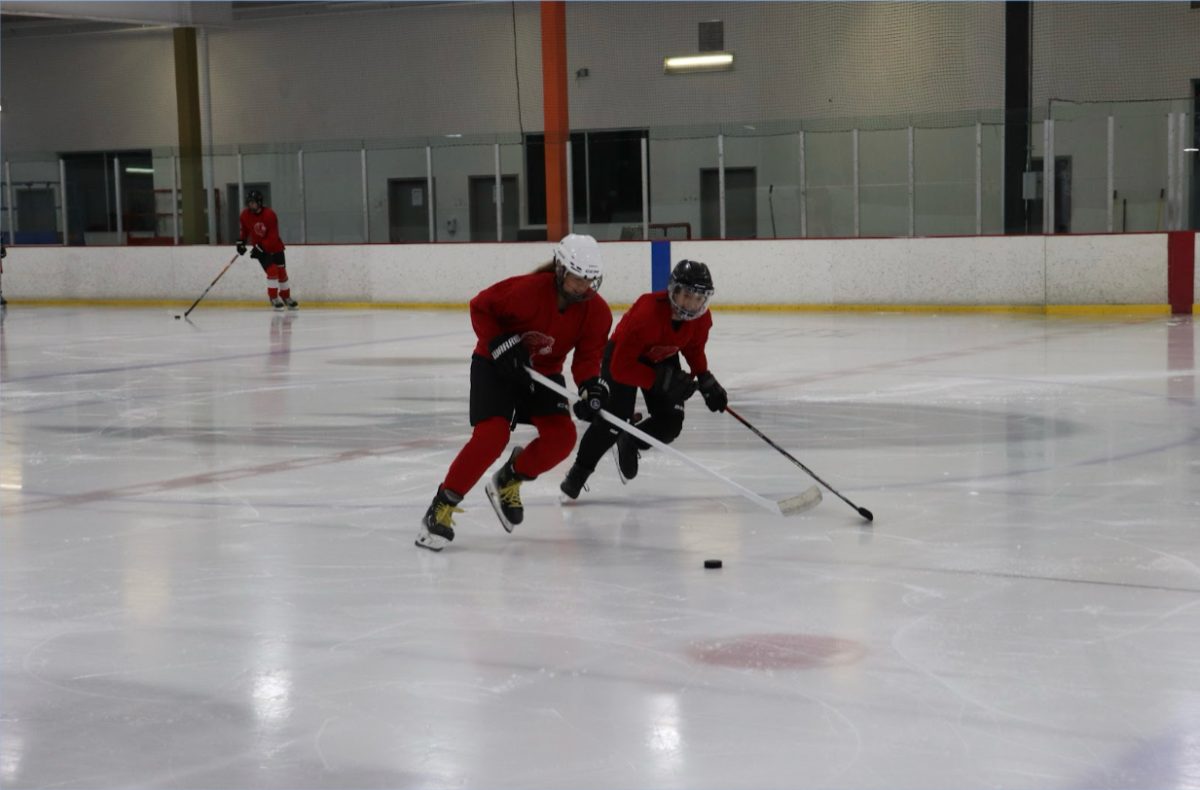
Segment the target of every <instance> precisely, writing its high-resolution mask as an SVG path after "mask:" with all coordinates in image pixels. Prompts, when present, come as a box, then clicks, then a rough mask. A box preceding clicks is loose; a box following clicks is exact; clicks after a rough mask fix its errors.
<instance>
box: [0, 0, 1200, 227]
mask: <svg viewBox="0 0 1200 790" xmlns="http://www.w3.org/2000/svg"><path fill="white" fill-rule="evenodd" d="M346 7H347V8H351V7H352V6H350V5H347V6H346ZM1003 13H1004V8H1003V4H1002V3H983V2H981V3H940V2H908V3H883V2H876V3H792V2H787V3H783V2H779V3H759V2H746V3H736V2H728V3H693V2H633V3H630V2H617V3H613V2H596V3H582V2H581V3H571V4H570V5H569V6H568V13H567V29H568V69H569V73H571V74H574V73H575V70H576V69H579V68H587V69H589V71H590V76H588V77H584V78H578V79H572V80H571V81H570V86H569V88H570V110H571V121H572V126H573V128H576V129H603V128H630V127H633V128H644V127H652V128H653V129H654V130H655V132H654V142H653V143H652V146H651V167H652V178H651V190H652V207H651V213H652V221H656V222H661V221H674V220H679V221H688V222H691V223H692V224H693V227H694V229H695V230H697V231H698V228H699V221H700V212H699V202H698V197H699V195H698V181H699V176H698V170H699V169H700V168H701V167H706V166H713V165H715V152H714V148H715V134H716V131H717V129H718V128H719V127H718V125H723V127H724V128H725V131H726V132H727V133H730V134H743V133H744V134H766V133H767V132H768V131H769V130H771V129H776V128H790V129H792V130H793V131H794V128H798V127H799V126H800V125H801V124H803V125H804V126H805V128H807V129H809V130H810V131H809V137H810V149H811V150H810V157H809V162H808V166H809V176H810V178H809V186H810V192H809V194H808V205H809V216H808V224H809V232H810V235H817V236H838V237H841V236H849V235H852V233H853V207H852V203H851V195H852V180H851V173H850V161H849V143H848V133H847V132H845V131H844V130H845V129H849V128H853V127H857V128H862V129H864V131H863V134H862V139H861V149H860V154H861V164H862V171H861V175H860V183H861V184H862V185H863V186H864V187H865V193H864V203H863V207H862V212H863V213H862V216H861V223H860V224H861V227H862V228H863V232H864V233H867V234H870V233H876V234H878V233H894V232H896V228H897V227H899V226H900V225H901V220H905V221H904V222H903V225H904V226H905V227H906V225H907V222H906V218H905V217H903V216H902V214H903V212H904V211H906V207H904V206H901V205H900V203H899V202H898V201H899V198H900V197H901V190H900V188H898V187H897V186H896V176H897V175H898V173H897V168H898V167H899V166H900V163H902V162H903V161H904V158H905V155H906V151H905V149H904V147H903V146H902V145H900V143H901V142H902V140H901V136H898V134H897V133H896V132H895V131H894V130H899V129H903V128H905V127H906V126H907V125H908V124H910V123H912V124H915V125H917V126H919V127H923V128H922V129H921V131H920V132H919V133H918V140H917V157H916V166H917V180H918V182H919V183H920V184H921V187H920V188H919V193H918V199H917V207H918V208H917V214H918V221H917V234H918V235H922V234H935V233H936V234H943V233H955V234H959V233H973V232H974V227H975V221H974V196H973V190H974V187H973V179H974V164H973V162H974V137H973V134H974V129H973V123H974V120H975V118H976V117H978V116H979V113H980V112H983V113H985V114H986V111H989V110H990V111H995V110H996V109H998V108H1000V107H1001V106H1002V104H1003V85H1004V82H1003V71H1004V69H1003V46H1004V25H1003ZM1033 15H1034V24H1033V31H1034V48H1035V86H1034V99H1035V101H1036V102H1037V103H1038V104H1039V106H1044V105H1045V102H1046V101H1047V100H1048V99H1049V98H1050V97H1056V98H1077V99H1088V100H1096V99H1129V98H1146V97H1158V96H1161V95H1163V94H1164V92H1165V93H1171V94H1178V95H1184V94H1186V93H1187V92H1188V87H1189V82H1188V80H1189V79H1191V78H1193V77H1196V76H1200V47H1196V46H1195V42H1196V40H1197V38H1198V36H1197V33H1200V27H1198V26H1200V11H1193V10H1192V9H1190V8H1189V7H1188V4H1187V3H1153V2H1150V3H1052V4H1051V3H1039V4H1036V5H1035V7H1034V9H1033ZM711 19H720V20H723V21H724V23H725V43H726V47H727V48H728V49H729V50H731V51H733V52H734V53H735V56H736V58H737V60H736V65H735V68H734V70H733V71H730V72H725V73H717V74H691V75H666V74H664V73H663V71H662V67H661V61H662V58H663V57H664V56H666V55H668V54H677V53H681V52H691V51H694V50H695V48H696V46H697V41H696V38H697V32H696V31H697V23H698V22H700V21H704V20H711ZM540 41H541V36H540V12H539V7H538V5H537V4H535V3H516V4H515V5H513V4H503V3H444V4H429V5H419V4H418V5H414V6H412V7H407V8H385V9H378V8H374V9H365V10H358V9H356V10H352V11H344V12H342V13H334V14H323V13H311V14H306V15H298V16H295V17H291V18H282V19H280V18H274V19H259V20H253V21H245V20H243V21H239V22H237V23H236V24H234V25H232V26H229V27H212V28H211V29H210V30H209V34H208V48H207V55H208V60H209V63H210V84H211V92H212V102H211V105H212V128H213V139H212V140H211V141H210V142H211V144H212V145H213V146H214V147H215V148H216V149H217V150H218V151H220V152H222V153H228V152H232V151H233V150H234V147H235V146H241V147H242V148H243V150H255V148H256V147H257V149H258V150H260V151H261V150H262V149H264V148H266V149H268V150H271V149H278V150H279V151H281V153H280V155H279V156H273V155H270V154H263V153H257V154H255V155H254V157H253V159H254V161H253V162H251V160H250V159H248V160H247V178H248V180H249V179H250V178H252V176H251V175H250V174H251V172H255V173H256V174H257V175H256V176H253V177H254V178H259V179H261V180H267V181H270V182H271V184H272V201H273V203H274V207H275V208H276V210H277V211H279V212H280V215H281V221H282V224H283V226H284V234H285V237H286V238H291V239H297V238H299V227H300V222H301V215H300V199H299V195H298V178H297V176H296V174H295V157H294V152H295V150H296V149H297V148H299V147H300V146H301V144H303V145H304V147H305V148H306V150H310V151H314V152H315V151H316V150H318V149H320V148H321V147H322V146H321V145H320V142H321V141H326V142H328V141H335V140H336V141H341V142H340V143H339V145H340V147H341V148H342V149H344V150H345V151H349V152H353V151H357V150H358V148H359V147H360V146H361V144H362V142H361V141H363V140H366V141H367V146H368V148H372V149H374V150H379V149H381V148H382V146H381V145H379V141H382V140H393V141H394V140H397V139H400V138H403V139H405V140H409V141H410V142H413V143H414V144H417V145H423V144H424V143H423V141H421V140H420V139H419V138H426V137H428V138H429V139H430V140H432V141H434V142H441V143H445V142H447V138H446V137H445V135H448V134H463V135H466V137H465V138H461V139H464V140H469V139H470V138H471V136H472V135H476V136H477V137H479V136H488V137H489V139H487V140H483V141H480V144H481V148H482V150H481V152H480V153H481V154H482V156H475V153H476V152H473V150H472V149H469V148H461V147H458V148H454V149H448V150H446V151H444V152H442V151H440V149H439V155H438V157H437V160H438V161H437V162H435V168H436V170H437V180H438V189H437V212H438V238H439V239H441V240H461V239H464V238H466V236H467V234H466V232H465V230H460V231H459V232H458V233H457V234H454V235H453V236H452V235H450V234H449V233H447V231H446V222H447V221H448V220H449V219H451V218H457V219H458V225H459V228H465V227H466V225H467V224H468V219H467V218H466V206H467V200H468V198H467V192H466V184H467V177H468V176H469V175H475V174H481V173H490V172H491V160H490V152H489V151H488V150H487V149H486V145H487V144H488V143H490V142H491V139H490V136H492V135H495V134H497V133H503V134H505V135H509V136H512V135H517V134H519V133H520V132H521V131H523V130H524V131H528V130H534V131H536V130H540V129H541V127H542V96H541V48H540ZM0 69H2V71H3V74H4V94H5V95H4V101H5V109H4V113H3V117H2V118H0V121H2V122H3V135H4V136H3V143H4V147H5V152H6V155H8V153H11V152H15V153H18V154H20V153H22V152H30V151H42V152H46V153H48V154H49V155H50V157H51V158H53V157H55V156H57V153H58V152H60V151H72V150H117V149H128V148H149V147H155V148H157V147H170V146H174V145H176V144H177V126H176V110H175V96H174V77H173V71H174V60H173V46H172V40H171V35H170V33H169V32H168V31H164V30H145V31H136V32H121V33H104V34H94V35H73V36H59V37H22V36H18V37H10V38H9V39H6V40H5V43H4V47H3V49H2V51H0ZM977 111H979V112H977ZM823 119H824V120H828V119H839V120H837V121H836V122H834V121H828V122H827V123H825V124H824V125H823V126H822V125H821V124H820V123H815V122H817V121H822V120H823ZM697 124H708V126H707V127H705V129H704V134H705V135H706V137H705V138H704V139H703V140H699V139H695V136H696V134H697V128H698V127H697ZM814 124H815V125H814ZM948 125H958V126H959V128H945V127H947V126H948ZM745 126H755V127H756V130H757V131H754V132H750V131H746V130H744V127H745ZM683 127H686V128H683ZM935 127H942V128H935ZM1160 127H1161V128H1160ZM987 128H988V135H987V139H988V142H987V145H986V146H985V151H986V157H987V158H986V160H985V167H984V181H985V209H984V229H985V232H986V231H987V230H992V231H998V230H999V228H1000V215H1001V204H1000V187H999V184H1000V180H1001V179H1000V174H1001V164H1002V163H1001V159H1002V158H1001V156H1000V138H999V131H998V127H987ZM672 130H677V131H672ZM889 130H892V131H889ZM791 133H792V132H791V131H789V132H788V133H786V134H776V135H773V136H763V137H755V138H750V137H735V136H731V137H730V138H729V140H728V145H727V157H728V163H729V165H730V166H753V167H756V168H757V170H758V181H759V184H760V187H759V195H758V216H759V221H758V235H759V237H760V238H767V237H769V236H770V235H771V228H770V208H771V206H770V202H769V201H768V198H767V188H768V186H769V185H770V184H772V183H773V184H775V185H776V189H775V193H774V195H773V198H774V202H775V210H776V230H775V233H776V235H778V236H781V237H794V236H797V235H799V216H798V194H797V187H796V182H795V179H796V178H797V176H796V175H795V161H796V155H795V151H794V146H793V144H792V143H791V138H790V137H789V134H791ZM1117 134H1118V143H1117V144H1118V148H1119V153H1118V156H1117V160H1116V170H1117V186H1118V190H1119V192H1120V194H1121V199H1124V200H1127V201H1128V208H1127V212H1126V213H1127V227H1128V229H1130V230H1151V229H1154V228H1155V227H1156V222H1157V220H1156V218H1157V205H1158V194H1159V190H1160V189H1161V188H1162V187H1163V186H1165V154H1164V148H1165V145H1166V134H1165V125H1164V122H1163V121H1162V120H1161V119H1157V120H1156V119H1155V118H1153V117H1150V118H1124V119H1122V120H1121V121H1120V123H1119V125H1118V133H1117ZM1040 139H1041V138H1040V134H1038V133H1037V132H1036V131H1035V134H1034V142H1035V147H1037V146H1040ZM1101 139H1102V138H1100V137H1097V134H1096V128H1095V123H1093V122H1080V124H1079V126H1078V128H1076V129H1068V128H1067V127H1066V126H1064V125H1060V145H1059V153H1060V154H1064V155H1070V156H1072V157H1073V158H1074V176H1075V178H1076V179H1077V183H1078V186H1079V189H1078V190H1077V194H1078V199H1077V200H1075V202H1074V210H1073V213H1074V216H1073V218H1072V227H1073V228H1076V229H1078V230H1081V231H1098V230H1103V229H1104V227H1103V226H1102V225H1101V224H1098V223H1102V222H1103V218H1104V217H1106V213H1105V212H1106V208H1105V205H1106V201H1107V199H1108V196H1107V195H1106V194H1104V189H1105V188H1104V187H1103V186H1101V185H1100V181H1102V179H1103V167H1104V161H1103V151H1102V150H1101V148H1099V147H1098V146H1100V145H1101V142H1100V141H1101ZM372 141H375V143H374V144H373V143H372ZM324 148H325V149H326V150H328V149H329V148H331V146H329V145H325V146H324ZM668 149H674V150H668ZM664 156H665V157H667V159H665V160H664V159H663V158H662V157H664ZM505 157H506V161H505V166H504V170H505V172H506V173H507V172H515V173H517V174H518V175H519V176H520V177H521V178H522V180H523V178H524V175H523V172H522V170H523V167H522V164H521V161H520V160H521V157H520V155H519V153H517V154H513V155H511V156H510V155H509V154H508V153H507V152H506V155H505ZM343 159H346V158H344V157H340V156H337V155H335V154H333V153H329V154H328V155H325V156H314V158H313V159H312V160H311V161H312V168H313V172H312V174H311V175H310V177H309V179H308V183H307V185H306V186H307V188H308V195H306V202H307V205H308V208H309V211H308V213H307V215H306V219H307V229H308V238H309V240H314V241H327V242H357V241H363V240H367V239H364V238H363V237H362V235H361V225H362V222H361V218H360V217H359V216H358V210H359V206H360V205H361V196H360V192H361V184H360V182H359V177H360V176H359V171H358V168H357V162H356V161H353V156H350V157H349V158H348V159H346V161H345V162H342V160H343ZM339 162H342V163H341V164H339ZM378 162H379V164H378V166H379V167H381V168H383V169H382V171H381V172H378V173H377V172H375V171H374V167H375V166H376V165H374V164H373V165H372V169H371V173H370V174H369V178H370V179H371V182H372V185H371V200H370V204H371V208H370V211H371V218H370V225H371V229H372V230H371V234H370V238H369V240H370V241H384V240H386V238H387V236H386V222H387V206H386V180H387V178H389V177H404V176H410V175H412V174H413V173H412V171H413V169H414V168H413V163H412V162H410V161H405V162H404V163H403V164H398V165H397V166H396V167H395V169H389V168H392V164H391V163H390V162H389V159H388V157H387V156H380V157H378ZM231 163H232V159H231V158H226V157H224V156H223V157H221V158H220V160H219V161H218V164H217V169H218V175H217V186H218V187H220V188H222V189H223V188H224V185H225V184H227V183H229V182H230V181H236V172H235V171H231ZM423 174H424V168H423V167H421V168H420V171H419V173H418V175H423ZM156 181H157V183H158V185H159V186H160V187H164V188H165V187H169V185H170V174H169V173H160V174H158V175H156ZM522 219H524V215H523V214H522ZM619 231H620V226H619V225H614V226H612V227H609V228H604V229H597V233H598V234H599V235H601V236H605V237H608V238H616V237H617V236H618V234H619ZM228 234H229V231H228V229H226V234H225V235H226V236H228Z"/></svg>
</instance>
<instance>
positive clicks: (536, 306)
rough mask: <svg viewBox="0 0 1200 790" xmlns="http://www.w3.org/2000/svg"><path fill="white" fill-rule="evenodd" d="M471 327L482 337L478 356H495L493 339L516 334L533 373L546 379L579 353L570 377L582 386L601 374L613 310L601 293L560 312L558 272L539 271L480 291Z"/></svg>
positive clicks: (473, 304)
mask: <svg viewBox="0 0 1200 790" xmlns="http://www.w3.org/2000/svg"><path fill="white" fill-rule="evenodd" d="M471 325H472V326H473V327H474V328H475V335H476V336H477V337H478V338H479V342H478V343H476V344H475V353H476V354H479V355H481V356H484V357H488V356H490V355H491V352H490V351H489V350H488V343H489V342H490V341H491V340H492V339H493V338H495V337H497V336H498V335H503V334H507V333H509V332H517V333H519V334H520V335H521V337H522V340H523V342H524V344H525V348H526V349H527V350H528V351H529V357H530V359H531V360H532V361H533V369H534V370H536V371H537V372H538V373H541V374H543V375H552V374H555V373H560V372H562V369H563V362H564V361H566V358H567V354H568V353H570V352H571V350H572V349H574V351H575V357H574V359H572V361H571V375H572V376H573V377H574V378H575V383H576V384H577V385H578V384H581V383H583V382H584V381H587V380H588V379H590V378H592V377H593V376H599V375H600V358H601V357H602V356H603V355H604V344H605V343H606V342H608V331H609V330H610V329H612V310H611V309H610V308H609V306H608V302H606V301H604V299H603V298H602V297H601V296H600V294H593V295H592V297H591V298H590V299H587V300H585V301H582V302H575V303H572V304H568V305H567V307H566V309H564V310H562V311H559V309H558V285H557V283H556V281H555V276H554V272H534V273H532V274H522V275H518V276H516V277H509V278H508V279H507V280H501V281H500V282H498V283H496V284H495V285H492V286H489V287H487V288H485V289H483V290H482V291H480V292H479V294H478V295H476V297H475V298H474V299H472V300H471Z"/></svg>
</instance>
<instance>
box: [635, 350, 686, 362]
mask: <svg viewBox="0 0 1200 790" xmlns="http://www.w3.org/2000/svg"><path fill="white" fill-rule="evenodd" d="M678 353H679V346H650V348H648V349H646V353H645V354H643V355H642V356H644V357H645V358H646V359H648V360H650V364H652V365H653V364H657V363H659V362H662V361H663V360H664V359H666V358H667V357H671V356H674V355H675V354H678Z"/></svg>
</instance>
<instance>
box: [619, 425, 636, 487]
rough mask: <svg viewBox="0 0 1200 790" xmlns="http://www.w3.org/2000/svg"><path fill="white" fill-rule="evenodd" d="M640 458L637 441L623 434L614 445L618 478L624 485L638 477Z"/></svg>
mask: <svg viewBox="0 0 1200 790" xmlns="http://www.w3.org/2000/svg"><path fill="white" fill-rule="evenodd" d="M640 456H641V453H640V452H639V451H638V441H637V439H635V438H633V437H632V436H630V435H629V434H627V433H623V434H621V436H620V438H618V439H617V443H616V444H614V445H613V458H615V459H616V460H617V477H619V478H621V482H622V483H628V482H629V481H630V480H632V479H633V478H635V477H637V473H638V458H639V457H640Z"/></svg>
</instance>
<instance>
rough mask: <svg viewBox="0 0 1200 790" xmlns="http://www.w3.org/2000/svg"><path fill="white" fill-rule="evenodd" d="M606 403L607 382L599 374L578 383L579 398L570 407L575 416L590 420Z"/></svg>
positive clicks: (586, 420)
mask: <svg viewBox="0 0 1200 790" xmlns="http://www.w3.org/2000/svg"><path fill="white" fill-rule="evenodd" d="M607 405H608V382H606V381H605V380H604V379H602V378H600V377H599V376H592V377H591V378H590V379H588V380H587V381H585V382H583V383H582V384H580V385H579V400H577V401H575V405H574V406H573V407H572V408H573V410H574V412H575V416H576V417H578V418H579V419H581V420H584V421H585V422H591V421H592V420H594V419H595V418H596V416H597V415H598V414H600V410H601V409H603V408H604V407H605V406H607Z"/></svg>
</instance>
